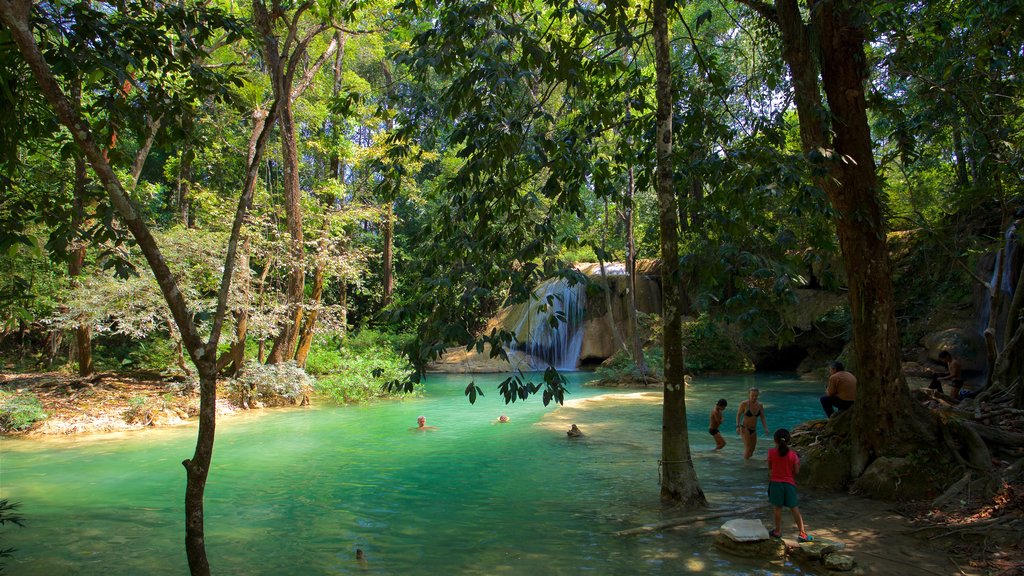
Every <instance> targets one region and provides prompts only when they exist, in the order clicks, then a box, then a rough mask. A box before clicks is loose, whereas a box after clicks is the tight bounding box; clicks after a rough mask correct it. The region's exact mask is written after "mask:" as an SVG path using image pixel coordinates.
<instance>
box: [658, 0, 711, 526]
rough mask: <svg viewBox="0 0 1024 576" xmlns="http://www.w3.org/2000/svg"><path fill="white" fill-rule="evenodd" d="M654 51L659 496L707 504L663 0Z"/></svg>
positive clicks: (670, 500)
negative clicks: (691, 414)
mask: <svg viewBox="0 0 1024 576" xmlns="http://www.w3.org/2000/svg"><path fill="white" fill-rule="evenodd" d="M653 15H654V54H655V70H656V74H657V87H656V96H657V112H656V117H657V132H656V138H657V142H656V143H655V146H656V150H657V157H658V160H657V169H656V182H657V184H656V187H657V194H658V216H659V224H660V227H661V238H660V240H661V260H662V267H663V268H662V273H661V279H662V292H663V295H664V296H663V297H664V302H663V304H662V318H663V323H664V336H663V342H664V349H665V390H664V403H663V405H662V428H661V498H662V500H663V501H666V502H672V503H679V504H682V505H685V506H702V505H704V504H706V501H705V499H704V492H703V491H701V489H700V485H699V484H698V482H697V472H696V470H695V469H694V467H693V461H692V460H691V458H690V444H689V437H688V435H687V430H686V387H685V385H684V382H683V375H684V374H683V372H684V367H683V361H684V358H683V352H684V351H683V332H682V309H681V294H680V292H681V290H680V288H681V286H680V270H679V232H678V227H679V222H678V221H677V216H676V214H677V206H678V202H677V200H676V197H675V193H674V191H673V186H672V66H671V60H670V55H669V38H668V10H667V7H666V0H654V3H653Z"/></svg>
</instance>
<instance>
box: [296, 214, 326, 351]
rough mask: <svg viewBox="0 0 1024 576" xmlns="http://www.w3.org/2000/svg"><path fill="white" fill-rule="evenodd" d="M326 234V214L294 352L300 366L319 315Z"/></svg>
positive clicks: (310, 342)
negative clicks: (304, 317)
mask: <svg viewBox="0 0 1024 576" xmlns="http://www.w3.org/2000/svg"><path fill="white" fill-rule="evenodd" d="M327 234H328V221H327V216H324V227H323V230H322V231H321V235H320V242H319V250H318V252H317V259H316V269H315V271H314V272H313V292H312V294H310V297H309V300H310V303H311V306H310V310H309V313H308V314H306V321H305V322H304V323H303V324H302V331H301V334H300V337H299V346H298V350H296V352H295V363H296V364H298V365H299V367H300V368H305V367H306V357H307V356H309V349H310V347H311V346H312V345H313V334H314V333H315V332H316V321H317V317H318V316H319V315H320V313H319V308H320V301H321V300H322V298H323V294H324V267H325V266H326V264H327V262H326V259H327V256H326V255H327Z"/></svg>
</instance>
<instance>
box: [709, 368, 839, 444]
mask: <svg viewBox="0 0 1024 576" xmlns="http://www.w3.org/2000/svg"><path fill="white" fill-rule="evenodd" d="M760 395H761V391H760V390H758V389H757V388H751V389H750V390H748V391H747V399H746V400H744V401H743V402H740V406H739V409H738V410H737V411H736V433H737V434H739V435H740V438H742V439H743V458H744V459H748V460H749V459H750V457H751V456H753V455H754V450H755V449H756V448H757V424H758V421H760V423H761V429H762V430H764V434H765V436H767V435H768V419H767V418H765V414H764V404H762V403H761V402H760V401H759V400H758V398H759V397H760ZM856 398H857V378H856V377H855V376H854V375H853V374H851V373H849V372H847V371H846V369H845V367H844V366H843V363H842V362H839V361H836V362H832V364H830V365H829V377H828V386H827V387H826V388H825V394H824V395H823V396H822V397H821V399H820V400H821V407H822V409H824V410H825V416H826V417H828V418H831V417H832V416H833V414H837V413H839V412H842V411H843V410H848V409H850V407H852V406H853V403H854V401H855V400H856ZM728 405H729V402H728V401H727V400H726V399H725V398H721V399H719V400H718V402H717V403H715V407H714V408H713V409H712V410H711V418H710V425H709V426H708V434H711V436H712V438H714V439H715V450H721V449H722V448H725V445H726V441H725V438H724V437H723V436H722V433H721V427H722V423H723V422H724V421H725V408H726V407H727V406H728Z"/></svg>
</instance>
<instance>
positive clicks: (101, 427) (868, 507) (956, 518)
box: [0, 372, 1024, 576]
mask: <svg viewBox="0 0 1024 576" xmlns="http://www.w3.org/2000/svg"><path fill="white" fill-rule="evenodd" d="M0 390H3V391H6V392H15V391H24V392H31V393H33V394H35V395H36V396H37V397H38V398H39V399H40V400H41V402H42V403H43V408H44V410H45V412H46V414H47V418H46V420H44V421H43V422H41V423H39V424H37V425H36V426H35V427H33V429H31V430H30V431H28V432H25V433H23V434H24V435H27V436H37V435H68V434H84V433H91V432H93V433H102V432H116V431H127V430H133V429H142V428H146V427H150V426H168V425H178V424H184V423H187V422H188V421H189V420H190V419H193V418H194V417H195V416H196V415H197V414H198V408H199V403H198V395H197V394H194V393H187V392H183V391H179V390H178V389H177V388H175V386H174V385H173V384H169V383H168V382H166V381H163V380H160V379H159V377H158V375H149V374H124V373H102V374H98V375H96V376H94V377H92V378H88V379H81V378H77V377H74V376H71V375H68V374H64V373H58V372H53V373H35V374H10V373H0ZM238 410H239V407H238V406H235V405H234V404H232V403H231V402H229V401H228V400H226V399H224V397H223V395H221V399H220V400H218V405H217V412H218V415H227V414H230V413H233V412H236V411H238ZM808 496H811V495H808ZM801 508H802V510H803V513H804V517H805V518H806V519H807V522H808V530H809V531H810V532H811V533H812V534H813V535H815V536H816V537H817V538H818V539H827V540H834V541H839V542H843V543H844V544H845V545H846V549H845V552H846V553H849V554H850V555H852V556H854V557H855V558H856V559H857V561H858V563H859V564H860V565H862V566H863V567H864V568H865V573H867V574H937V575H950V576H952V575H959V574H967V575H979V576H980V575H1000V576H1003V575H1007V576H1008V575H1022V574H1024V533H1022V532H1021V531H1020V530H1017V529H1014V528H1013V527H1011V526H1019V525H1020V523H1021V522H1022V521H1024V484H1020V483H1018V484H1010V485H1007V486H1005V488H1004V490H1003V491H1002V492H1001V493H1000V494H999V495H997V496H996V497H995V498H994V499H992V500H990V501H987V502H977V503H972V504H967V503H963V504H962V505H961V506H960V507H956V508H954V509H953V510H946V511H938V510H935V509H932V508H931V507H930V506H929V505H928V503H892V502H880V501H876V500H868V499H865V498H861V497H858V496H852V495H846V494H820V493H819V494H815V495H813V496H812V497H809V498H806V499H805V502H804V505H803V506H801ZM788 536H792V535H787V537H788ZM789 543H790V544H793V542H791V541H790V542H789Z"/></svg>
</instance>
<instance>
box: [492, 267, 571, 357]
mask: <svg viewBox="0 0 1024 576" xmlns="http://www.w3.org/2000/svg"><path fill="white" fill-rule="evenodd" d="M586 297H587V296H586V290H585V286H584V284H583V283H579V282H577V283H576V284H573V285H571V286H570V285H569V281H568V280H565V279H562V278H552V279H549V280H546V281H544V282H542V283H541V284H540V285H538V286H537V289H536V290H534V291H533V293H532V294H531V295H530V299H529V301H527V302H524V303H522V304H517V305H515V306H513V307H511V308H510V310H509V313H508V315H507V316H506V317H505V320H504V321H503V324H504V326H505V328H506V329H508V330H510V331H511V332H513V333H514V334H515V335H516V343H515V344H513V346H512V347H513V348H514V349H516V350H519V351H522V352H525V353H527V354H529V355H530V356H531V357H532V358H533V361H532V365H531V368H534V369H537V370H543V369H545V368H547V367H548V366H553V367H554V368H557V369H558V370H575V369H576V362H577V361H578V360H579V356H580V349H581V348H582V346H583V315H584V311H585V306H586Z"/></svg>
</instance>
